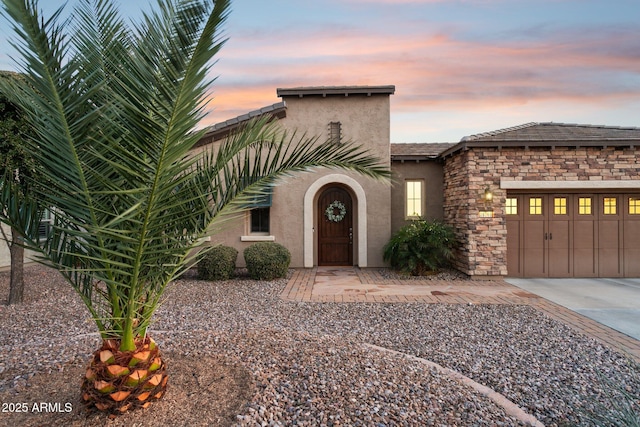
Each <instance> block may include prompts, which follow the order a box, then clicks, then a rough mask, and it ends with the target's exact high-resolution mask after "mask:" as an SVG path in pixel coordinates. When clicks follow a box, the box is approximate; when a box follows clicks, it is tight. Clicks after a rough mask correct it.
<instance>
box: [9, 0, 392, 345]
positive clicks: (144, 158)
mask: <svg viewBox="0 0 640 427" xmlns="http://www.w3.org/2000/svg"><path fill="white" fill-rule="evenodd" d="M3 1H4V5H5V10H6V11H7V14H8V15H9V16H10V18H12V20H13V22H14V30H15V32H16V34H17V36H18V38H19V39H20V40H21V41H20V42H16V46H17V47H18V48H19V51H20V53H21V54H22V57H23V60H24V62H23V72H24V73H25V75H26V76H27V84H25V85H20V86H16V87H13V89H12V91H13V94H14V95H13V98H14V99H15V100H16V102H19V104H20V105H22V106H23V107H24V108H25V109H26V110H27V111H28V112H29V117H30V120H31V123H32V125H33V126H34V128H35V129H36V138H34V140H33V141H29V142H28V144H29V145H30V148H31V150H32V151H33V152H34V157H35V160H36V163H37V164H38V167H39V169H41V170H42V174H41V177H42V178H41V179H42V182H43V186H42V190H41V191H39V192H37V195H36V196H37V197H36V199H37V202H38V203H39V204H41V205H40V206H46V207H50V208H52V209H54V210H55V217H54V223H53V225H52V231H51V233H50V234H49V236H48V238H47V239H46V240H45V241H43V242H38V241H32V242H31V244H32V246H33V247H34V248H36V249H38V250H40V251H41V252H42V254H43V256H44V257H45V258H46V259H47V260H48V262H49V263H50V264H52V265H53V266H55V267H56V268H58V269H59V270H60V271H61V272H62V274H63V275H64V276H65V277H66V278H67V280H68V281H69V282H70V283H71V285H72V286H73V287H74V288H75V289H76V291H77V292H78V294H79V295H80V296H81V298H82V300H83V301H84V302H85V304H86V305H87V307H88V309H89V311H90V312H91V315H92V316H93V318H94V320H95V321H96V325H97V326H98V329H99V330H100V332H101V334H102V336H103V338H105V339H106V338H116V339H119V340H121V349H122V350H130V349H131V348H132V346H133V345H134V338H135V337H136V336H144V335H145V334H146V330H147V328H148V326H149V324H150V321H151V316H152V315H153V313H154V311H155V308H156V307H157V305H158V303H159V301H160V298H161V296H162V294H163V292H164V289H165V287H166V286H167V284H168V283H169V282H170V281H171V280H173V279H174V278H175V277H177V276H178V275H179V274H181V272H183V271H184V269H185V268H187V265H188V262H189V261H190V257H191V256H192V254H193V250H192V249H193V248H194V247H195V245H196V244H197V242H198V239H200V238H201V237H203V236H205V235H207V234H208V233H209V232H210V230H211V229H212V225H213V224H215V223H216V222H218V221H220V220H221V219H222V218H224V217H226V216H228V215H230V214H232V213H234V212H240V211H242V210H243V209H246V205H247V202H248V201H250V200H251V198H252V197H254V196H255V195H256V194H261V193H262V192H264V190H265V188H266V187H268V186H271V185H274V183H275V182H276V180H277V179H280V178H281V177H285V176H290V175H291V174H293V173H298V172H304V171H309V170H314V169H317V168H323V167H327V168H342V169H348V170H351V171H354V172H356V173H359V174H362V175H365V176H369V177H373V178H388V175H389V173H388V171H387V170H386V168H384V167H383V166H381V165H380V164H379V163H378V160H377V159H375V158H373V157H371V156H369V155H367V153H366V151H365V150H364V149H363V148H362V147H357V146H356V145H353V144H346V145H341V146H337V145H334V144H331V143H325V142H321V141H319V140H318V139H317V138H308V137H306V136H305V135H295V134H293V135H287V134H286V133H285V132H282V131H281V130H280V129H279V128H278V127H277V125H275V124H270V123H267V120H266V119H263V120H256V121H251V122H250V123H248V124H247V125H246V126H245V127H243V128H242V129H240V130H239V131H238V132H237V133H235V134H233V135H232V136H230V137H229V138H228V140H227V141H226V142H225V143H224V144H223V145H222V146H221V147H220V148H219V149H218V150H216V151H213V152H210V153H205V154H203V155H202V156H200V155H198V154H197V153H196V152H192V151H191V150H192V148H193V147H194V146H195V144H196V143H197V142H198V141H199V140H200V139H201V137H202V136H203V133H204V131H203V130H197V125H198V123H199V121H200V119H201V118H202V117H203V114H204V107H205V105H206V104H205V100H206V95H207V91H208V88H209V87H210V85H211V83H212V80H211V79H209V78H208V75H209V71H210V67H211V65H212V63H211V59H212V58H213V57H214V55H215V54H216V53H217V52H218V51H219V49H220V48H221V47H222V45H223V44H224V39H223V38H221V36H220V26H221V24H222V23H223V22H224V21H225V19H226V17H227V14H228V10H229V2H228V1H227V0H218V1H215V2H214V4H213V7H211V3H210V2H209V1H204V0H200V1H198V0H159V1H158V12H156V13H152V14H146V15H144V17H143V19H142V22H141V23H140V24H138V25H137V26H136V27H134V28H133V29H131V28H129V27H128V26H127V25H126V24H125V23H124V21H123V20H122V19H121V17H120V15H119V12H118V9H117V8H116V7H115V6H113V3H112V2H111V1H109V0H92V1H90V0H82V1H81V3H80V5H79V6H78V8H77V9H76V13H74V14H73V15H72V16H73V20H72V22H71V23H66V22H65V23H59V21H58V19H59V17H60V11H58V12H56V13H55V14H54V16H53V17H52V18H51V19H49V20H46V21H41V19H40V18H39V16H38V13H37V3H36V2H35V1H28V2H24V1H22V0H3ZM66 30H68V33H65V31H66Z"/></svg>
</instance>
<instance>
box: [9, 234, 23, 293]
mask: <svg viewBox="0 0 640 427" xmlns="http://www.w3.org/2000/svg"><path fill="white" fill-rule="evenodd" d="M21 239H22V236H20V233H18V231H17V230H15V229H13V228H12V229H11V243H10V244H9V254H10V256H11V278H10V280H9V304H20V303H22V299H23V294H24V246H22V245H21V244H20V240H21Z"/></svg>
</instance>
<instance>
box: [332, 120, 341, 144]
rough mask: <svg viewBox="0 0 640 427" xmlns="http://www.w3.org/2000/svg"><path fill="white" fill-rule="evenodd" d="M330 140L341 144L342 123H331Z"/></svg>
mask: <svg viewBox="0 0 640 427" xmlns="http://www.w3.org/2000/svg"><path fill="white" fill-rule="evenodd" d="M329 141H331V142H332V143H334V144H340V143H341V142H342V123H340V122H331V123H329Z"/></svg>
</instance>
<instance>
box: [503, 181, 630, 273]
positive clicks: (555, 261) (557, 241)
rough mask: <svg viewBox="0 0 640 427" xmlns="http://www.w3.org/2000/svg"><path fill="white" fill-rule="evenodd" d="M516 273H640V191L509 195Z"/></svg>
mask: <svg viewBox="0 0 640 427" xmlns="http://www.w3.org/2000/svg"><path fill="white" fill-rule="evenodd" d="M505 214H506V218H507V269H508V274H509V275H510V276H515V277H640V194H617V193H598V194H592V193H590V194H582V193H551V194H517V193H509V194H508V195H507V200H506V205H505Z"/></svg>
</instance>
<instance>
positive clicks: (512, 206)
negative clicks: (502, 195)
mask: <svg viewBox="0 0 640 427" xmlns="http://www.w3.org/2000/svg"><path fill="white" fill-rule="evenodd" d="M505 213H506V214H507V215H518V199H517V198H515V197H507V202H506V205H505Z"/></svg>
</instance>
